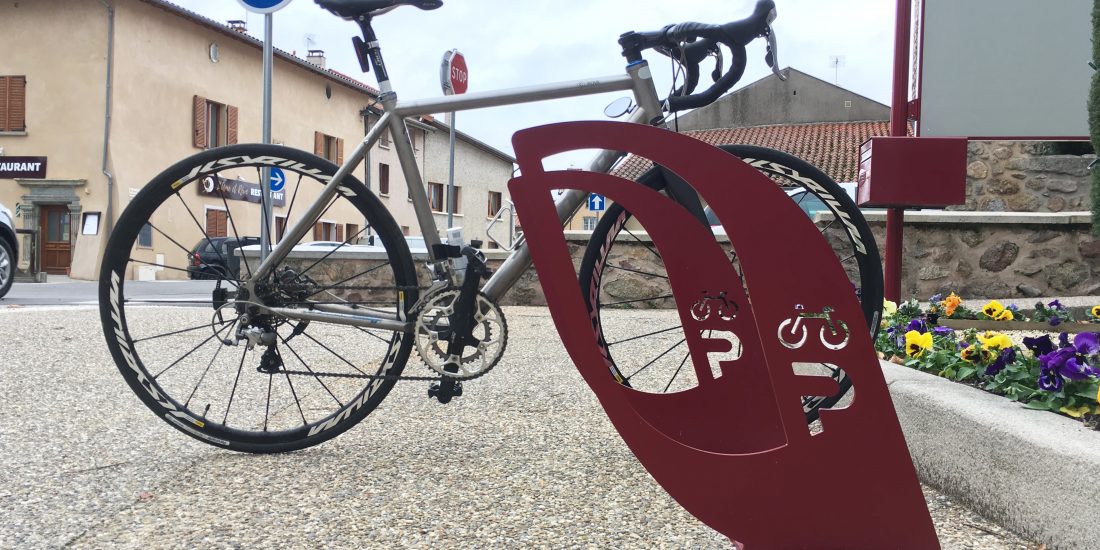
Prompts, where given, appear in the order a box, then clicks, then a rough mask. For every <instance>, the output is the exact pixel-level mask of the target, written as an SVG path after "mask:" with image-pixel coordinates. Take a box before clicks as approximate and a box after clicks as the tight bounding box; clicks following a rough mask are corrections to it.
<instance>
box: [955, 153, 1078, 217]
mask: <svg viewBox="0 0 1100 550" xmlns="http://www.w3.org/2000/svg"><path fill="white" fill-rule="evenodd" d="M1049 147H1050V144H1049V143H1048V142H1041V141H972V142H970V146H969V155H968V159H967V160H968V162H969V165H968V166H967V169H966V176H967V177H966V197H967V200H966V204H965V205H960V206H952V207H948V210H971V211H983V212H1071V211H1084V210H1089V208H1090V207H1089V204H1090V201H1089V185H1088V165H1089V163H1090V162H1092V161H1093V160H1094V159H1095V158H1096V156H1095V155H1086V156H1075V155H1045V154H1044V153H1045V152H1046V151H1047V150H1048V148H1049Z"/></svg>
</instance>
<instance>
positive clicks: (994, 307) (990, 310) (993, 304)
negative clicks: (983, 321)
mask: <svg viewBox="0 0 1100 550" xmlns="http://www.w3.org/2000/svg"><path fill="white" fill-rule="evenodd" d="M1004 310H1005V306H1003V305H1001V303H1000V302H998V301H997V300H991V301H990V302H989V303H988V304H986V305H984V306H982V313H984V314H985V315H986V317H989V318H990V319H996V318H997V316H998V315H1000V314H1001V312H1002V311H1004Z"/></svg>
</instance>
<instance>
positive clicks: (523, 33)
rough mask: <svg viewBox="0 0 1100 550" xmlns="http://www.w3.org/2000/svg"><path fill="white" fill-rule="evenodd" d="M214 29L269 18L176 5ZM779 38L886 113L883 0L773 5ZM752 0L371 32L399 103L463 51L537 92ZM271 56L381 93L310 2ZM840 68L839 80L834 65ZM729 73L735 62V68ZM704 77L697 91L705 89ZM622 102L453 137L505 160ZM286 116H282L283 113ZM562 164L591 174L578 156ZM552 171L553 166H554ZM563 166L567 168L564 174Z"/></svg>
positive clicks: (587, 103)
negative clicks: (316, 56) (524, 141)
mask: <svg viewBox="0 0 1100 550" xmlns="http://www.w3.org/2000/svg"><path fill="white" fill-rule="evenodd" d="M171 1H173V2H175V3H177V4H179V5H181V6H183V7H185V8H187V9H190V10H192V11H195V12H197V13H200V14H202V15H204V16H206V17H209V18H211V19H214V20H217V21H221V22H225V21H227V20H230V19H246V20H247V21H248V31H249V34H251V35H253V36H255V37H257V38H261V39H262V37H263V27H264V25H263V22H264V21H263V17H264V16H262V15H258V14H249V13H247V12H246V11H245V9H244V8H243V7H242V6H241V5H240V4H239V3H238V2H236V1H233V0H171ZM776 4H777V9H778V13H779V17H778V19H777V20H776V22H775V24H774V28H775V31H776V34H777V37H778V41H779V42H778V43H779V60H780V65H782V66H790V67H793V68H796V69H798V70H800V71H803V72H806V73H809V74H812V75H814V76H817V77H818V78H821V79H824V80H827V81H829V82H837V83H839V85H840V86H843V87H845V88H848V89H850V90H852V91H854V92H856V93H859V94H862V95H864V96H866V97H869V98H871V99H874V100H876V101H879V102H882V103H886V104H889V100H890V78H891V77H890V73H891V69H892V67H891V66H892V60H893V54H892V51H893V21H894V2H888V1H885V0H827V1H825V0H777V1H776ZM754 5H755V0H675V1H671V2H653V1H651V0H587V1H583V2H582V1H579V0H554V1H546V0H523V1H516V0H444V4H443V7H441V8H439V9H437V10H433V11H421V10H418V9H416V8H413V7H408V6H406V7H401V8H398V9H396V10H394V11H392V12H390V13H388V14H386V15H383V16H381V17H379V18H378V19H376V20H375V24H374V28H375V31H376V32H377V34H378V36H379V40H380V42H381V44H382V52H383V55H384V56H385V59H386V65H387V68H388V69H389V72H390V79H391V82H392V83H393V86H394V89H395V90H396V91H397V92H398V94H399V97H401V98H402V99H419V98H427V97H435V96H438V95H440V94H441V90H440V84H439V64H440V60H441V59H442V56H443V54H444V52H446V51H448V50H450V49H451V48H457V49H458V50H459V51H461V52H462V53H463V55H464V56H465V57H466V62H467V65H468V66H469V70H470V85H469V89H470V91H471V92H473V91H484V90H493V89H500V88H507V87H513V86H523V85H530V84H537V83H546V82H556V81H564V80H577V79H583V78H589V77H596V76H608V75H616V74H622V72H623V67H624V62H623V58H622V57H621V56H620V55H619V48H618V44H617V43H616V39H617V38H618V36H619V34H621V33H623V32H626V31H631V30H635V31H650V30H657V29H660V28H661V27H663V26H664V25H666V24H670V23H679V22H684V21H698V22H703V23H725V22H729V21H733V20H738V19H742V18H744V17H747V16H748V15H750V14H751V13H752V8H753V6H754ZM274 31H275V46H276V47H278V48H280V49H283V50H286V51H296V52H297V53H298V55H299V56H300V57H305V50H307V49H320V50H324V51H325V55H326V56H327V58H328V66H329V68H333V69H336V70H338V71H340V72H343V73H345V74H348V75H352V76H353V77H356V78H359V79H360V80H362V81H364V82H366V83H368V84H370V85H371V86H377V81H376V80H375V78H374V74H373V73H371V74H367V75H364V74H362V73H361V71H360V69H359V64H358V62H357V61H356V60H355V55H354V52H353V50H352V47H351V37H352V36H354V35H356V34H357V33H358V28H357V26H356V25H355V24H354V23H352V22H349V21H344V20H341V19H339V18H337V17H336V16H334V15H332V14H330V13H328V12H327V11H324V10H322V9H321V8H320V7H318V6H317V5H316V4H314V2H313V0H293V1H292V2H291V3H290V5H289V6H288V7H286V8H284V9H283V10H281V11H279V12H276V14H275V16H274ZM748 52H749V65H748V69H747V70H746V71H745V76H744V78H743V79H742V80H741V82H740V83H739V84H738V87H740V86H744V85H746V84H749V83H751V82H753V81H755V80H757V79H759V78H762V77H764V76H766V75H767V74H768V73H769V69H768V67H767V65H766V64H765V63H764V41H762V40H757V41H755V42H754V43H752V44H750V45H749V48H748ZM837 56H839V57H841V58H843V61H842V66H841V67H839V69H836V70H834V68H833V67H832V65H831V63H830V58H832V57H837ZM647 59H648V60H649V61H650V64H651V66H652V67H653V69H654V75H655V78H656V81H657V87H658V91H659V92H662V97H664V95H667V94H666V93H664V92H666V91H667V90H668V88H669V86H670V85H671V67H670V65H669V62H668V60H667V59H666V58H664V57H662V56H660V55H657V54H652V53H651V54H649V55H647ZM727 66H728V60H727ZM711 68H712V67H706V68H705V69H704V71H703V73H704V76H703V77H702V79H701V80H702V82H701V83H700V90H701V89H703V85H704V84H708V83H709V82H710V81H709V77H707V76H706V75H707V74H709V72H710V70H711ZM620 95H623V94H610V95H607V94H605V95H602V96H592V97H588V98H578V99H568V100H558V101H554V102H549V103H540V104H534V105H524V106H514V107H498V108H494V109H486V110H480V111H466V112H462V113H460V114H459V115H458V117H457V121H456V122H457V127H458V128H459V129H460V130H462V131H465V132H468V133H469V134H471V135H473V136H474V137H476V138H478V139H481V140H482V141H485V142H487V143H489V144H490V145H493V146H494V147H497V148H499V149H501V150H503V151H506V152H508V153H512V147H511V136H512V134H513V133H514V132H515V131H516V130H518V129H521V128H525V127H529V126H534V125H538V124H546V123H550V122H560V121H565V120H582V119H600V118H605V117H604V116H603V114H602V112H603V107H604V106H605V105H606V104H607V103H609V102H610V101H611V100H613V99H615V98H616V97H618V96H620ZM275 116H278V113H276V114H275ZM558 161H559V162H558V163H576V164H578V165H582V164H584V162H583V161H581V160H580V158H579V157H576V156H574V157H566V158H563V159H558ZM551 164H555V163H551ZM559 167H560V166H559Z"/></svg>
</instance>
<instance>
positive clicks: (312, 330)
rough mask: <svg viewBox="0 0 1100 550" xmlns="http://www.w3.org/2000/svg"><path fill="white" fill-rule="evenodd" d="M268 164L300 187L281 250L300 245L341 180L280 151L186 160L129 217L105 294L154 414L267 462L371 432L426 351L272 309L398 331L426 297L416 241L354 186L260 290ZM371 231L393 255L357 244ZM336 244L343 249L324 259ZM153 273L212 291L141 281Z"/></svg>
mask: <svg viewBox="0 0 1100 550" xmlns="http://www.w3.org/2000/svg"><path fill="white" fill-rule="evenodd" d="M264 167H269V168H279V169H281V170H282V172H283V174H284V175H285V188H284V190H283V195H282V200H278V199H277V200H276V201H275V207H274V212H275V215H276V216H278V218H277V221H276V223H273V224H271V225H272V226H273V231H275V232H276V234H275V235H273V236H272V239H271V242H276V241H278V240H280V239H282V238H284V236H283V233H284V232H285V231H289V229H290V228H292V227H293V225H294V224H295V223H296V222H298V221H299V219H300V218H301V217H302V216H303V215H304V214H305V213H306V211H307V210H308V207H309V206H310V203H312V202H313V201H314V200H315V199H316V198H317V197H318V195H319V193H320V191H321V189H322V188H323V187H324V186H325V184H326V183H327V182H329V181H330V180H331V178H332V176H333V175H334V174H335V173H336V170H337V167H336V166H335V165H334V164H332V163H331V162H328V161H326V160H324V159H322V158H319V157H317V156H314V155H311V154H308V153H306V152H303V151H299V150H295V149H291V148H287V147H280V146H272V145H235V146H230V147H223V148H219V149H212V150H209V151H206V152H203V153H200V154H198V155H195V156H193V157H190V158H188V159H185V160H183V161H181V162H179V163H178V164H176V165H174V166H172V167H171V168H169V169H167V170H165V171H164V172H163V173H161V174H160V175H158V176H157V177H155V178H153V180H152V181H150V182H149V183H148V184H147V185H146V186H145V187H144V188H143V189H142V191H141V192H140V193H138V194H137V196H135V197H134V199H133V200H132V202H131V203H130V205H129V206H128V207H127V208H126V210H125V211H124V212H123V213H122V215H121V216H120V217H119V220H118V224H117V226H116V227H115V229H114V231H113V233H112V234H111V237H110V240H109V242H108V244H107V250H106V255H105V257H104V260H103V265H102V268H101V273H100V288H99V292H100V300H99V303H100V315H101V319H102V322H103V329H104V332H105V335H106V338H107V345H108V347H109V348H110V350H111V354H112V355H113V357H114V359H115V362H116V364H117V365H118V368H119V370H120V371H121V372H122V375H123V377H124V378H125V379H126V382H127V383H128V384H129V385H130V388H131V389H133V391H134V392H135V393H137V394H138V396H139V397H140V398H141V400H142V401H143V402H144V403H145V404H146V406H148V407H149V408H150V409H151V410H152V411H153V412H154V413H155V414H156V415H157V416H158V417H160V418H162V419H164V420H165V421H166V422H168V423H169V424H170V425H172V426H173V427H174V428H176V429H178V430H180V431H182V432H184V433H186V434H187V435H189V436H191V437H194V438H196V439H198V440H200V441H203V442H204V443H208V444H211V445H215V446H219V447H224V448H227V449H232V450H237V451H247V452H258V453H267V452H282V451H290V450H295V449H301V448H304V447H308V446H311V445H316V444H317V443H320V442H322V441H325V440H327V439H329V438H331V437H334V436H336V435H338V434H340V433H342V432H343V431H345V430H347V429H348V428H350V427H351V426H353V425H354V424H355V423H356V422H359V421H360V420H362V419H363V418H364V417H366V415H367V414H369V413H370V412H371V411H373V410H374V409H375V407H377V406H378V404H379V403H380V402H381V401H382V399H383V398H385V396H386V394H387V393H388V392H389V391H390V389H391V388H392V387H393V385H394V384H395V382H396V380H395V379H394V377H396V376H397V375H399V374H400V373H401V371H402V369H403V368H404V365H405V362H406V360H407V359H408V357H409V351H410V349H411V347H412V344H413V339H412V338H411V337H408V336H406V335H404V334H402V333H400V332H392V331H383V330H376V329H371V328H360V327H354V326H349V325H343V324H334V323H330V322H321V321H317V320H314V321H302V320H298V319H296V318H288V317H286V316H281V315H278V314H276V313H273V312H271V311H270V310H267V309H265V307H260V306H261V304H262V305H263V306H267V307H281V308H286V309H289V310H293V311H307V310H315V309H317V308H323V307H325V306H330V307H331V306H340V307H351V308H354V309H355V310H356V311H360V312H363V313H364V314H373V315H378V316H390V317H394V318H396V317H398V316H400V315H401V314H403V313H404V312H405V311H407V310H408V308H409V307H411V305H412V304H413V303H414V302H415V301H416V299H417V286H416V278H415V271H414V267H413V263H412V259H411V257H410V254H409V250H408V246H407V244H406V242H405V240H404V238H403V236H402V234H401V231H400V229H399V228H398V226H397V224H396V223H395V222H394V220H393V218H392V217H391V216H390V214H389V212H387V211H386V209H385V207H384V206H383V205H382V204H381V203H380V202H379V200H378V199H377V198H376V197H375V196H374V195H373V194H371V193H370V192H369V191H368V190H367V189H366V187H365V186H363V184H362V183H360V182H359V181H357V180H356V179H354V178H352V177H350V176H349V177H348V178H346V179H345V180H344V181H343V182H342V183H341V185H340V188H339V192H338V193H337V194H336V195H335V197H333V198H332V199H331V201H330V202H329V203H328V204H327V205H326V208H325V210H324V212H323V213H322V214H321V215H320V221H318V222H317V223H316V225H315V226H314V228H313V230H312V231H307V233H306V235H304V236H303V237H302V238H301V240H300V242H299V246H295V248H294V251H293V252H292V253H291V254H290V255H289V256H288V257H287V258H285V259H284V260H283V261H282V262H281V263H280V264H279V265H277V266H276V268H275V270H273V272H272V274H271V275H270V276H268V277H266V278H265V279H263V280H253V273H254V272H255V271H256V269H257V268H258V267H259V263H260V262H259V250H258V249H259V246H258V244H254V243H258V242H259V238H258V236H259V235H260V231H261V224H260V220H261V219H262V217H263V215H264V214H263V208H262V206H261V202H260V191H259V189H260V187H259V185H257V184H256V183H255V182H258V181H260V174H261V169H263V168H264ZM337 227H339V230H337ZM368 233H369V234H371V235H374V236H376V237H380V239H381V240H380V243H379V242H378V241H375V245H373V246H352V243H353V242H355V241H358V240H360V239H362V238H364V237H365V236H366V235H367V234H368ZM325 240H328V241H336V243H335V244H330V245H327V246H326V245H321V246H316V245H317V244H318V243H316V242H315V241H325ZM191 245H195V246H194V247H193V248H192V247H191ZM143 276H144V277H143ZM149 276H153V277H155V278H156V279H179V280H185V279H187V278H197V279H200V280H196V281H189V282H180V283H174V284H173V283H166V282H160V281H157V282H150V283H144V282H140V281H135V280H134V279H138V278H148V277H149ZM252 285H254V286H252ZM247 289H251V291H248V290H247ZM180 292H183V293H184V294H183V296H184V297H182V298H167V299H166V298H165V297H164V295H165V294H166V293H177V294H178V293H180Z"/></svg>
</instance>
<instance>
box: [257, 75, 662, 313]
mask: <svg viewBox="0 0 1100 550" xmlns="http://www.w3.org/2000/svg"><path fill="white" fill-rule="evenodd" d="M380 84H381V88H382V90H384V92H383V94H382V96H381V99H382V105H383V111H384V113H383V115H382V117H381V119H379V121H378V123H377V124H375V125H374V127H373V128H371V130H370V132H368V133H367V135H366V136H365V137H364V138H363V141H362V142H360V143H359V145H358V146H356V148H355V150H354V151H352V153H351V155H350V156H349V157H348V159H347V160H346V161H345V162H344V164H343V165H342V166H341V167H340V168H339V170H337V171H336V174H335V175H334V176H333V178H332V180H331V181H329V182H328V183H327V184H326V185H325V187H324V189H323V190H322V191H321V193H320V196H318V197H317V199H316V200H315V201H314V202H313V204H312V205H310V207H309V209H308V210H307V211H306V213H305V214H303V216H302V218H300V219H299V220H298V221H297V222H296V223H295V224H294V225H293V227H290V228H289V229H288V230H287V232H286V236H285V237H284V238H283V239H282V240H281V241H280V242H279V244H278V245H277V246H276V247H275V248H274V249H273V250H272V251H271V253H270V255H268V257H267V258H265V259H264V260H263V261H262V262H261V264H260V266H259V267H258V268H256V270H255V271H254V273H253V277H252V278H251V280H250V281H249V282H248V283H246V285H245V288H246V289H247V290H249V291H250V292H254V289H253V288H252V285H253V284H254V283H253V282H254V281H258V280H263V279H265V278H266V277H267V276H268V275H270V274H271V271H272V270H273V269H274V268H275V266H276V265H278V264H279V263H280V262H282V261H283V260H284V259H285V258H286V257H287V255H288V254H289V253H290V251H291V249H292V248H293V246H294V243H296V242H298V241H299V240H300V239H301V238H302V237H304V236H305V234H306V233H307V232H308V231H309V230H310V229H311V228H312V227H313V224H314V222H315V221H316V219H317V218H318V217H320V215H321V213H322V212H323V211H324V209H325V208H326V207H327V206H328V204H329V203H330V202H331V201H332V199H333V197H335V195H336V194H337V193H341V194H344V195H348V194H351V193H353V192H352V191H351V190H350V189H347V188H344V187H341V185H340V184H341V182H342V181H343V180H344V178H345V177H347V175H348V174H350V173H352V171H354V170H355V169H357V168H358V167H359V164H360V163H361V162H363V160H364V159H365V157H366V154H367V151H369V150H370V148H371V147H373V146H374V144H375V142H377V141H378V139H379V138H380V137H381V135H382V132H384V131H387V130H388V131H390V132H391V133H392V135H393V140H392V141H393V144H394V147H395V149H396V151H397V156H398V160H399V162H400V163H401V171H402V173H403V174H404V176H405V182H406V184H407V185H408V186H409V193H410V196H411V198H412V202H413V209H414V210H415V212H416V217H417V222H418V223H419V225H420V230H421V234H422V235H423V236H424V241H425V243H426V244H427V246H428V255H429V264H430V265H431V266H432V267H433V269H434V270H435V271H436V272H437V273H438V272H439V271H438V270H440V269H444V267H443V263H444V262H441V259H440V258H436V257H435V253H434V251H433V250H432V249H433V246H432V245H436V244H440V238H439V229H438V227H437V226H436V224H435V217H434V215H433V213H432V210H431V207H430V205H429V203H428V196H427V192H426V191H425V189H424V182H423V179H422V178H421V174H420V170H419V168H418V167H417V163H416V157H415V155H414V153H413V146H412V141H411V139H410V137H409V132H408V128H406V126H405V118H406V117H412V116H418V115H427V114H431V113H440V112H454V111H466V110H471V109H482V108H486V107H500V106H505V105H516V104H523V103H534V102H538V101H547V100H551V99H562V98H568V97H578V96H586V95H594V94H601V93H605V92H615V91H627V90H630V91H632V92H633V93H634V98H635V101H636V102H637V104H638V107H639V108H638V109H636V110H635V111H634V112H633V113H632V115H631V117H630V119H629V121H630V122H635V123H647V124H657V125H659V124H661V123H662V121H663V110H662V106H661V102H660V99H659V98H658V97H657V89H656V87H655V86H654V84H653V77H652V74H651V73H650V70H649V65H648V64H647V63H646V62H645V61H641V62H638V63H633V64H631V65H630V66H628V67H627V74H625V75H622V76H610V77H604V78H596V79H587V80H575V81H570V82H560V83H555V84H544V85H538V86H527V87H522V88H513V89H506V90H499V91H489V92H480V93H472V94H465V95H461V96H448V97H442V98H438V99H429V100H420V101H410V102H400V101H398V100H397V95H396V94H394V93H393V92H390V91H386V90H387V89H388V88H389V85H388V84H389V83H388V82H386V83H380ZM622 156H623V153H620V152H617V151H603V152H601V153H600V154H599V155H597V156H596V158H594V159H593V160H592V162H591V163H590V164H589V168H588V170H589V171H598V172H605V171H607V170H608V169H609V168H610V167H611V166H612V165H613V164H614V163H615V161H617V160H618V159H619V158H621V157H622ZM586 195H587V194H586V193H584V192H583V191H580V190H576V189H573V190H569V191H567V192H566V193H564V194H562V195H561V196H560V197H558V199H557V200H556V203H555V204H556V206H557V212H558V217H559V218H561V221H562V223H563V224H564V223H565V222H566V221H567V220H569V218H571V217H572V216H573V214H574V213H576V212H577V210H579V209H580V207H581V205H583V204H584V201H585V197H586ZM530 266H531V253H530V251H529V250H528V249H527V243H526V242H521V243H520V244H519V246H517V248H516V249H515V251H514V252H512V254H511V255H509V256H508V258H507V259H506V260H505V261H504V263H503V264H502V265H501V266H500V268H499V269H497V271H496V272H495V273H494V274H493V276H492V277H491V278H490V279H489V281H488V282H487V283H486V284H485V286H484V287H483V288H482V292H484V293H485V294H486V295H487V296H488V297H489V298H490V299H492V300H494V301H496V300H499V299H500V298H501V297H502V296H503V295H504V294H505V293H506V292H507V291H508V290H509V289H510V288H511V287H512V285H514V284H515V283H516V281H517V280H519V278H520V276H522V275H523V272H524V271H526V270H527V268H528V267H530ZM263 309H265V310H267V311H269V312H271V313H274V314H277V315H281V316H285V317H289V318H291V319H299V320H311V321H321V322H330V323H336V324H344V325H355V326H362V327H371V328H378V329H385V330H394V331H402V332H411V331H412V330H413V329H412V324H411V323H410V322H408V321H407V320H406V319H404V312H402V311H398V312H397V314H396V315H390V314H384V313H380V312H371V313H370V314H365V313H364V311H363V310H362V309H353V308H351V307H347V306H340V305H333V304H317V305H315V306H313V309H312V310H308V311H306V310H301V309H294V308H267V307H264V308H263ZM399 309H400V308H399Z"/></svg>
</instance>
